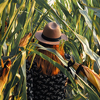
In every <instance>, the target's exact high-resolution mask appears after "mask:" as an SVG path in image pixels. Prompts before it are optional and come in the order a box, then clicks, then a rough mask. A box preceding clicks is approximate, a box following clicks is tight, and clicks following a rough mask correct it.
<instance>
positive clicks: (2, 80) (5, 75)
mask: <svg viewBox="0 0 100 100" xmlns="http://www.w3.org/2000/svg"><path fill="white" fill-rule="evenodd" d="M1 63H3V62H1ZM10 67H11V60H10V59H8V60H7V63H5V64H4V67H3V69H2V71H0V74H1V73H2V74H1V76H0V95H1V93H2V90H3V88H4V85H5V84H6V83H7V79H8V74H9V71H10Z"/></svg>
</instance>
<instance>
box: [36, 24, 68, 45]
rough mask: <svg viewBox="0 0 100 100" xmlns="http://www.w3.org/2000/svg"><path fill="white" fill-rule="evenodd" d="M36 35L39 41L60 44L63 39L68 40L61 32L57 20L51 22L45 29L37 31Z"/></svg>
mask: <svg viewBox="0 0 100 100" xmlns="http://www.w3.org/2000/svg"><path fill="white" fill-rule="evenodd" d="M35 37H36V38H37V40H38V41H40V42H42V43H45V44H50V45H57V44H59V43H60V40H61V39H64V40H68V38H67V36H66V35H65V34H62V33H61V30H60V27H59V25H58V24H56V23H55V22H50V23H48V24H47V25H46V26H45V27H44V29H43V30H40V31H37V32H36V33H35Z"/></svg>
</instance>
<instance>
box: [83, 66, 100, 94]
mask: <svg viewBox="0 0 100 100" xmlns="http://www.w3.org/2000/svg"><path fill="white" fill-rule="evenodd" d="M83 68H84V71H85V74H86V77H87V79H88V80H89V81H90V82H91V83H92V84H93V85H94V86H95V87H96V88H97V90H98V91H99V92H100V76H99V75H98V74H97V73H95V72H94V71H93V70H91V69H89V68H88V67H85V66H84V67H83Z"/></svg>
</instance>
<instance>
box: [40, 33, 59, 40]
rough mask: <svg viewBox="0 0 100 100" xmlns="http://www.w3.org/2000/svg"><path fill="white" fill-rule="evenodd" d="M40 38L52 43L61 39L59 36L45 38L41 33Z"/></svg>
mask: <svg viewBox="0 0 100 100" xmlns="http://www.w3.org/2000/svg"><path fill="white" fill-rule="evenodd" d="M41 36H42V38H43V39H45V40H47V41H52V42H56V41H59V40H60V39H61V36H60V37H59V38H48V37H46V36H44V35H43V33H42V34H41Z"/></svg>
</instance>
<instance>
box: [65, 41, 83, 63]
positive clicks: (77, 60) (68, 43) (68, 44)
mask: <svg viewBox="0 0 100 100" xmlns="http://www.w3.org/2000/svg"><path fill="white" fill-rule="evenodd" d="M65 45H66V46H68V47H69V48H70V49H71V50H72V52H73V55H74V57H75V60H76V62H79V63H82V61H81V58H80V55H79V53H78V51H77V49H76V47H75V46H74V44H72V43H71V42H69V41H66V42H65Z"/></svg>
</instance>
